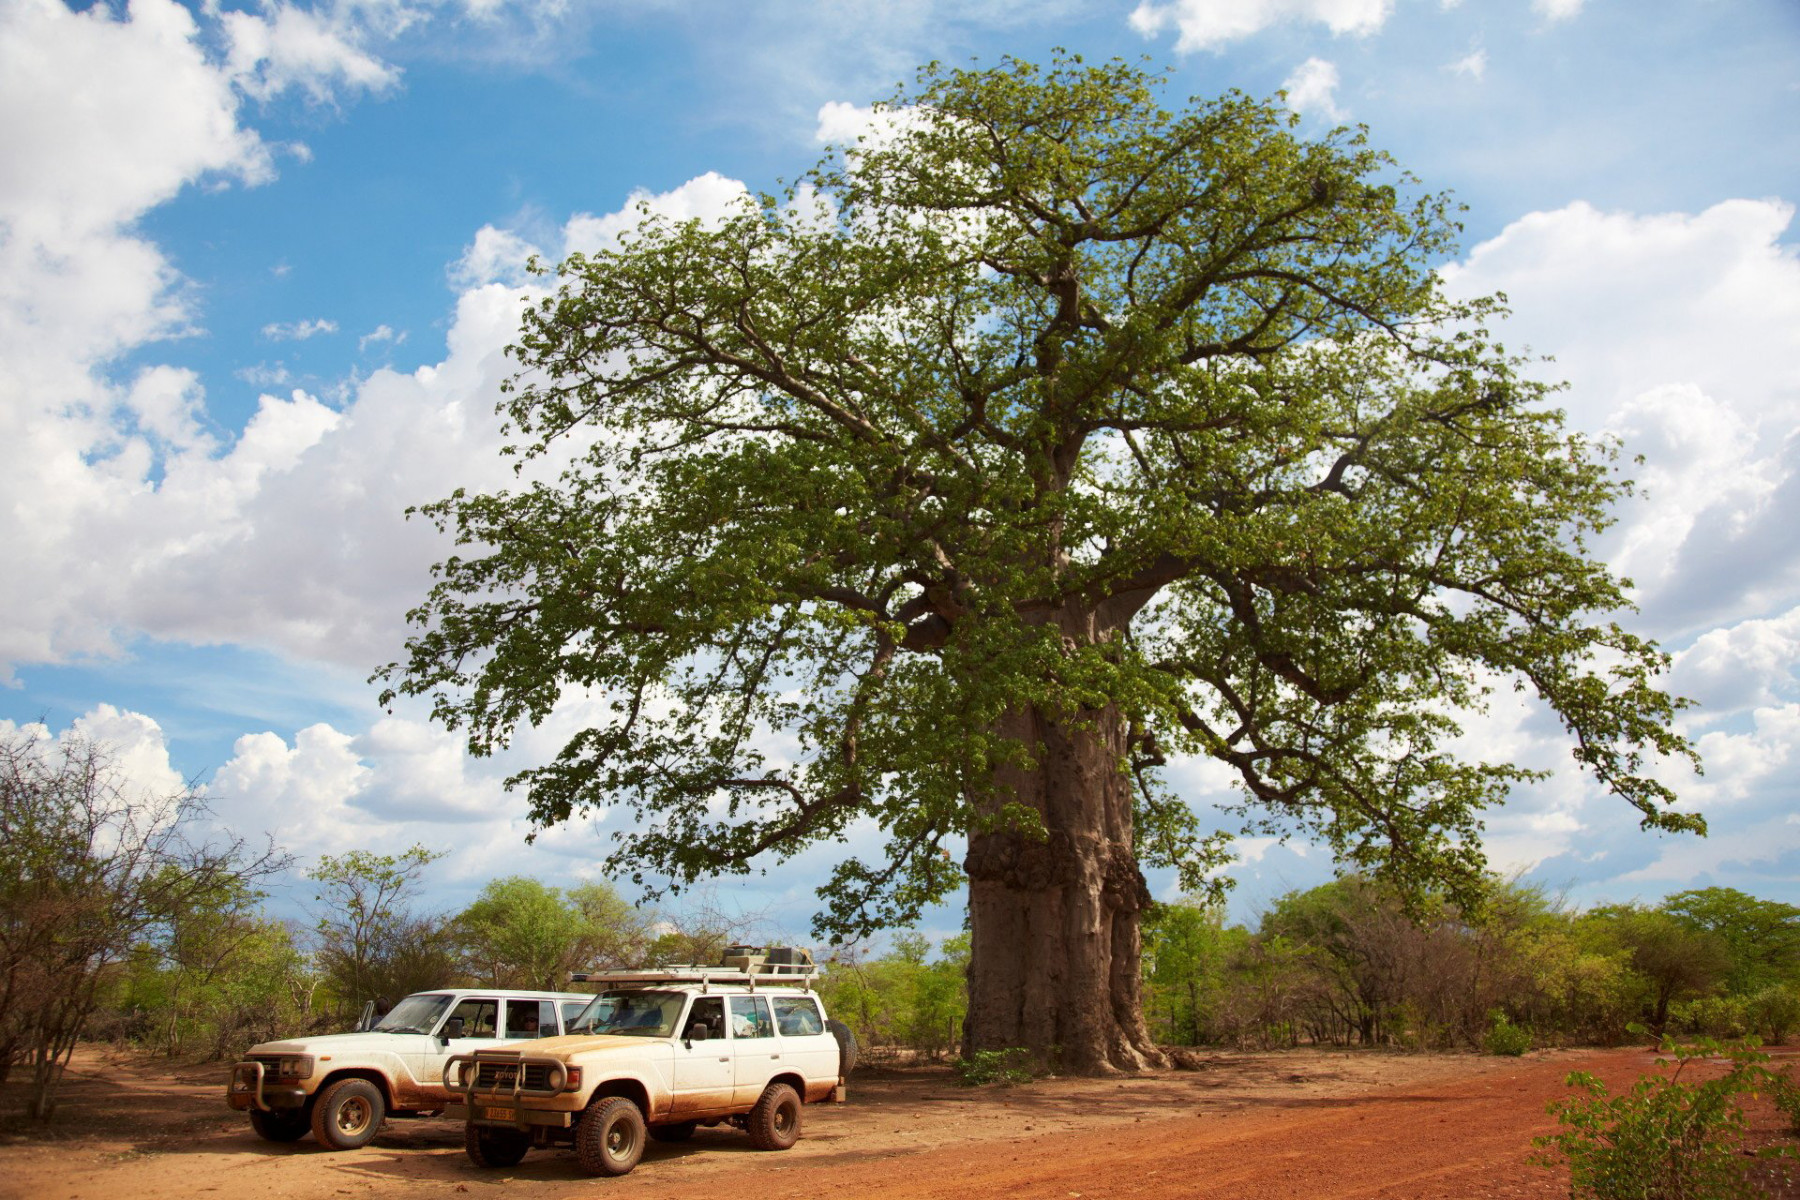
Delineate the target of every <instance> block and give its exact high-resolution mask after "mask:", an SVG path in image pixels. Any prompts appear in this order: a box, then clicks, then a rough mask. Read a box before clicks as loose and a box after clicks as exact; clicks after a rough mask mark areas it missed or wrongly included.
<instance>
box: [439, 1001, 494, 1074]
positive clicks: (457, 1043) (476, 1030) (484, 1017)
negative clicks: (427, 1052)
mask: <svg viewBox="0 0 1800 1200" xmlns="http://www.w3.org/2000/svg"><path fill="white" fill-rule="evenodd" d="M458 1018H460V1019H461V1020H462V1023H463V1027H462V1036H461V1037H447V1036H445V1035H446V1034H448V1033H449V1031H450V1023H451V1022H452V1021H455V1020H457V1019H458ZM499 1029H500V1000H499V998H498V997H495V996H464V997H462V998H461V999H459V1000H458V1001H457V1002H456V1007H455V1008H452V1009H451V1010H450V1013H449V1015H448V1016H446V1017H445V1018H444V1023H443V1024H442V1025H440V1026H438V1037H437V1053H436V1055H434V1056H433V1058H432V1060H431V1061H430V1062H428V1063H426V1065H425V1070H426V1073H427V1074H426V1075H423V1076H420V1079H421V1081H426V1080H428V1081H429V1082H432V1083H441V1082H442V1081H443V1078H444V1060H445V1059H447V1058H449V1057H450V1056H451V1055H452V1054H473V1053H475V1052H476V1051H477V1050H487V1049H489V1048H491V1047H493V1046H495V1045H497V1044H498V1043H499V1040H500V1039H499V1038H498V1037H496V1036H495V1035H496V1033H497V1032H498V1031H499Z"/></svg>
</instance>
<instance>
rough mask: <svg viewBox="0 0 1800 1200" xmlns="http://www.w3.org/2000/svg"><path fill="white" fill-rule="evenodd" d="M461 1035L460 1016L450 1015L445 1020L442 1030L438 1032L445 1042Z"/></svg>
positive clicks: (461, 1024) (461, 1023) (461, 1022)
mask: <svg viewBox="0 0 1800 1200" xmlns="http://www.w3.org/2000/svg"><path fill="white" fill-rule="evenodd" d="M462 1035H463V1019H462V1018H461V1017H451V1018H450V1019H449V1020H448V1021H445V1022H444V1031H443V1032H442V1033H440V1034H438V1036H439V1037H441V1038H443V1039H444V1040H445V1041H446V1042H447V1041H449V1040H450V1039H451V1038H459V1037H461V1036H462Z"/></svg>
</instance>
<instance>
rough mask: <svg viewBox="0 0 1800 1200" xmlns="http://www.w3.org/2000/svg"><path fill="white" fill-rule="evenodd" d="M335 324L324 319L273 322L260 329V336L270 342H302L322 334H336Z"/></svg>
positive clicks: (313, 318)
mask: <svg viewBox="0 0 1800 1200" xmlns="http://www.w3.org/2000/svg"><path fill="white" fill-rule="evenodd" d="M337 331H338V327H337V322H336V321H331V320H327V319H326V318H324V317H312V318H309V319H307V320H304V321H273V322H270V323H269V324H267V325H264V326H263V327H262V335H263V336H264V337H266V338H268V339H269V340H270V341H272V342H304V341H305V340H306V339H308V338H314V337H318V336H319V335H320V334H322V333H336V332H337Z"/></svg>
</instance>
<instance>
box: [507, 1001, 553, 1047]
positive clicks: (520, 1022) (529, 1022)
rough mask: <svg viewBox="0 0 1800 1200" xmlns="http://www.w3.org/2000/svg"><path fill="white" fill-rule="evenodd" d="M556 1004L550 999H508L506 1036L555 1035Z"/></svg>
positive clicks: (531, 1036) (532, 1036) (533, 1036)
mask: <svg viewBox="0 0 1800 1200" xmlns="http://www.w3.org/2000/svg"><path fill="white" fill-rule="evenodd" d="M555 1034H556V1005H555V1004H553V1003H552V1002H550V1001H548V1000H508V1001H507V1002H506V1036H507V1037H509V1038H535V1037H554V1036H555Z"/></svg>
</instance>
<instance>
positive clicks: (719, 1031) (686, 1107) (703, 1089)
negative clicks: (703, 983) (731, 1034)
mask: <svg viewBox="0 0 1800 1200" xmlns="http://www.w3.org/2000/svg"><path fill="white" fill-rule="evenodd" d="M702 1026H704V1027H705V1029H706V1034H707V1035H706V1036H705V1037H704V1038H699V1037H695V1036H693V1035H694V1032H695V1031H696V1029H698V1028H699V1027H702ZM733 1049H734V1047H733V1043H732V1041H731V1039H730V1038H728V1037H727V1036H725V998H724V997H723V996H696V997H694V1003H693V1005H692V1006H691V1007H690V1008H689V1009H688V1013H687V1017H686V1018H685V1019H684V1020H683V1021H682V1024H681V1037H679V1038H677V1039H676V1040H675V1065H674V1069H673V1071H672V1072H671V1074H672V1078H673V1082H672V1083H671V1085H670V1088H669V1091H670V1092H671V1094H672V1095H671V1100H670V1110H669V1111H670V1112H671V1114H673V1115H675V1116H679V1117H704V1116H716V1115H718V1114H721V1113H724V1112H728V1111H729V1110H730V1109H731V1105H732V1097H733V1095H734V1088H735V1083H736V1077H735V1073H734V1071H733V1069H732V1065H731V1064H732V1057H733V1055H732V1051H733Z"/></svg>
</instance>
